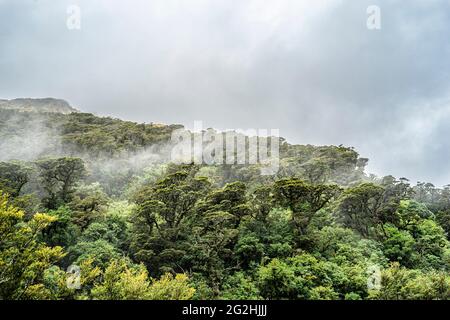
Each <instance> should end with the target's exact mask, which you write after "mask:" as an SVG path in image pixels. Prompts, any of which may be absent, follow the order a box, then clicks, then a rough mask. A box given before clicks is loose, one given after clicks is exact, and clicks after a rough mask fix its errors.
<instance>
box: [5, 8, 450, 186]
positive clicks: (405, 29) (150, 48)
mask: <svg viewBox="0 0 450 320" xmlns="http://www.w3.org/2000/svg"><path fill="white" fill-rule="evenodd" d="M69 4H78V5H79V6H80V7H81V10H82V29H81V30H80V31H69V30H67V28H66V26H65V21H66V17H67V15H66V7H67V5H69ZM372 4H376V5H379V6H380V8H381V13H382V29H381V30H379V31H369V30H368V29H367V28H366V19H367V14H366V8H367V7H368V6H369V5H372ZM449 30H450V1H446V0H430V1H419V0H411V1H407V2H406V1H401V0H377V1H373V0H371V1H368V0H360V1H351V0H328V1H327V0H323V1H306V0H298V1H294V0H281V1H280V0H279V1H275V0H274V1H264V2H262V1H257V0H247V1H225V0H222V1H207V0H191V1H177V0H154V1H144V0H134V1H113V0H97V1H88V0H78V1H76V0H71V1H58V2H55V1H50V0H40V1H39V0H36V1H33V0H18V1H16V0H14V1H13V0H3V1H1V0H0V97H3V98H13V97H22V96H27V97H28V96H44V97H46V96H54V97H57V98H63V99H67V100H69V101H70V102H71V103H72V104H73V105H74V106H76V107H79V108H81V109H82V110H84V111H88V112H94V113H98V114H101V115H113V116H117V117H121V118H126V119H131V120H135V121H141V122H150V121H155V122H165V123H182V124H185V125H188V126H190V125H192V124H193V121H194V120H203V121H204V123H205V125H206V126H208V127H218V128H222V129H223V128H243V129H245V128H280V132H281V134H282V135H283V136H285V137H286V138H288V140H289V141H291V142H296V143H315V144H340V143H342V144H345V145H352V146H354V147H356V148H357V149H358V150H359V151H360V152H361V154H362V155H363V156H366V157H369V158H370V159H371V161H370V166H369V170H371V171H374V172H375V173H378V174H393V175H396V176H399V177H400V176H406V177H408V178H411V180H413V181H414V180H422V181H423V180H426V181H431V182H434V183H436V184H438V185H439V184H445V183H450V166H449V165H448V159H449V158H448V155H449V150H450V143H449V142H448V139H447V137H446V133H447V131H448V129H447V127H448V125H447V124H448V123H449V122H448V120H449V117H450V102H449V101H450V91H449V85H450V79H449V75H450V59H449V56H450V43H449Z"/></svg>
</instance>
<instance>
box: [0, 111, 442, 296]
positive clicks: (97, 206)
mask: <svg viewBox="0 0 450 320" xmlns="http://www.w3.org/2000/svg"><path fill="white" fill-rule="evenodd" d="M181 127H182V126H180V125H161V124H153V123H151V124H137V123H133V122H128V121H122V120H118V119H112V118H102V117H97V116H95V115H92V114H87V113H79V112H74V113H70V114H61V113H42V112H33V111H32V112H29V111H27V112H22V111H18V110H11V109H1V108H0V190H1V191H0V299H352V300H355V299H449V298H450V275H449V271H450V243H449V234H450V187H448V186H447V187H444V188H436V187H435V186H434V185H432V184H430V183H420V182H419V183H417V184H415V185H413V184H411V183H410V182H409V181H408V180H407V179H405V178H399V179H398V178H395V177H392V176H386V177H376V176H374V175H368V174H366V173H365V170H364V168H365V166H366V164H367V162H368V159H365V158H361V157H360V156H359V154H358V153H357V151H356V150H354V149H353V148H349V147H344V146H312V145H291V144H289V143H288V142H287V141H285V140H284V139H282V138H280V142H281V143H280V168H279V171H278V173H277V174H275V175H272V176H264V175H261V174H260V170H259V167H258V165H237V164H234V165H233V164H229V165H216V166H211V165H195V164H184V165H180V164H178V165H177V164H173V163H170V161H169V160H170V159H169V153H170V143H171V142H170V137H171V134H172V132H173V131H174V130H176V129H179V128H181ZM74 267H75V268H77V269H76V270H78V271H76V272H75V273H74V274H72V273H68V272H66V271H67V270H68V268H69V270H72V269H73V268H74ZM69 284H73V285H69Z"/></svg>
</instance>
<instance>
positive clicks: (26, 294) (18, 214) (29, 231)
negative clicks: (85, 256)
mask: <svg viewBox="0 0 450 320" xmlns="http://www.w3.org/2000/svg"><path fill="white" fill-rule="evenodd" d="M23 219H24V213H23V211H21V210H18V209H16V208H14V207H12V206H10V205H9V204H8V197H7V196H6V195H5V194H3V193H1V192H0V235H1V238H0V299H33V298H37V299H41V298H44V297H46V293H47V290H46V288H45V286H44V284H43V274H44V271H45V270H46V269H48V268H50V267H51V266H52V265H53V264H54V263H56V262H57V261H58V260H60V259H61V258H62V257H63V256H64V253H63V250H62V248H61V247H48V246H47V245H46V244H45V243H43V242H40V241H39V236H40V234H41V232H42V230H44V229H45V228H46V227H47V226H49V225H50V224H51V223H52V222H54V221H55V220H56V219H55V218H54V217H52V216H49V215H46V214H41V213H36V214H35V215H34V216H33V218H32V219H31V220H30V221H27V222H26V221H24V220H23Z"/></svg>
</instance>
